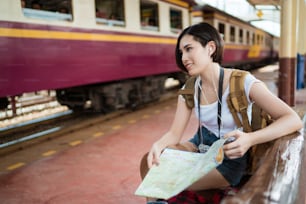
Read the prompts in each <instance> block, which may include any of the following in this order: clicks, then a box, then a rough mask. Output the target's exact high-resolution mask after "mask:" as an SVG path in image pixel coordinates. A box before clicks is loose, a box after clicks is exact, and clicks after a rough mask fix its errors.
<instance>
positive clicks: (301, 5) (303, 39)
mask: <svg viewBox="0 0 306 204" xmlns="http://www.w3.org/2000/svg"><path fill="white" fill-rule="evenodd" d="M297 8H298V16H297V53H298V54H299V55H300V56H302V57H304V61H305V54H306V22H305V19H306V12H305V11H306V1H305V0H298V4H297ZM305 66H306V63H305V62H304V67H303V66H301V64H298V67H297V71H298V73H297V77H298V79H297V80H298V82H299V84H298V85H299V87H300V88H301V85H302V83H301V82H302V81H303V80H304V73H305ZM304 85H305V80H304Z"/></svg>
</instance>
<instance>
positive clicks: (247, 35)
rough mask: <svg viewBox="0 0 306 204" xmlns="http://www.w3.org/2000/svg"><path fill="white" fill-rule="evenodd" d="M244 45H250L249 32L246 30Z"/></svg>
mask: <svg viewBox="0 0 306 204" xmlns="http://www.w3.org/2000/svg"><path fill="white" fill-rule="evenodd" d="M246 44H247V45H249V44H250V32H249V31H248V30H247V32H246Z"/></svg>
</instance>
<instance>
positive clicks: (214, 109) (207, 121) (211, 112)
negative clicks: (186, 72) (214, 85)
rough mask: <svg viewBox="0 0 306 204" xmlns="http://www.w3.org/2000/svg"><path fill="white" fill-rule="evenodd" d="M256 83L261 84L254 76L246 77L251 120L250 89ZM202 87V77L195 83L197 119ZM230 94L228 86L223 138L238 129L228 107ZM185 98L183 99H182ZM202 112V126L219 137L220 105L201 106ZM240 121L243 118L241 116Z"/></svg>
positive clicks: (222, 124) (223, 102) (245, 86)
mask: <svg viewBox="0 0 306 204" xmlns="http://www.w3.org/2000/svg"><path fill="white" fill-rule="evenodd" d="M254 82H260V81H259V80H258V79H256V78H255V77H254V76H253V75H251V74H247V75H246V77H245V82H244V89H245V93H246V96H247V99H248V103H249V106H248V109H247V112H248V118H249V120H251V119H252V104H253V102H252V101H251V100H250V97H249V95H250V89H251V86H252V85H253V83H254ZM199 85H200V77H198V78H197V79H196V81H195V94H194V105H195V106H194V110H195V114H196V116H197V118H199V116H198V90H199V89H198V87H199ZM228 94H229V86H227V88H226V90H225V91H224V93H223V95H222V112H221V126H220V136H221V137H223V136H224V134H226V133H228V132H230V131H232V130H235V129H236V128H237V126H236V124H235V121H234V118H233V116H232V114H231V112H230V110H229V108H228V106H227V102H226V99H227V97H228ZM180 98H183V97H180ZM200 111H201V124H202V125H203V126H204V127H206V128H207V129H208V130H210V131H211V132H213V133H214V134H215V135H216V136H217V137H218V136H219V129H218V119H217V115H218V103H217V101H215V102H214V103H211V104H208V105H201V106H200ZM239 117H240V119H241V116H240V115H239Z"/></svg>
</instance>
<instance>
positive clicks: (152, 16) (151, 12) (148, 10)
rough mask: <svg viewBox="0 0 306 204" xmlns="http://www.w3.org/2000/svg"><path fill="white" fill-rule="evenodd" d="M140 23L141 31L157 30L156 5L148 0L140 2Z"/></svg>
mask: <svg viewBox="0 0 306 204" xmlns="http://www.w3.org/2000/svg"><path fill="white" fill-rule="evenodd" d="M140 21H141V28H142V29H143V30H152V31H158V30H159V24H158V21H159V17H158V5H157V3H155V2H151V1H148V0H141V1H140Z"/></svg>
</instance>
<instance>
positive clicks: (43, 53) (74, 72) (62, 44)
mask: <svg viewBox="0 0 306 204" xmlns="http://www.w3.org/2000/svg"><path fill="white" fill-rule="evenodd" d="M194 5H195V3H194V1H191V0H160V1H157V0H140V1H135V2H134V1H133V2H130V1H128V0H95V1H88V2H87V1H86V3H84V1H82V0H75V1H74V4H73V5H72V3H71V0H50V1H43V0H21V2H19V1H10V0H2V3H1V7H5V8H10V9H9V10H5V12H0V52H1V53H0V61H1V66H0V73H1V75H0V108H1V109H2V108H4V107H6V106H7V104H8V99H7V97H14V96H17V95H21V94H23V93H27V92H35V91H39V90H56V93H57V99H58V101H59V102H60V103H61V104H63V105H67V106H68V107H70V108H72V109H75V110H76V109H83V108H84V107H85V106H87V105H90V106H91V107H92V108H93V109H94V110H96V111H103V112H107V111H111V110H114V109H118V108H121V107H126V106H131V107H135V106H137V105H139V104H143V103H146V102H150V101H152V100H156V99H158V98H159V97H160V95H161V94H162V93H163V91H164V84H165V81H166V79H167V78H175V79H178V80H179V81H180V82H183V81H184V80H185V76H184V75H183V74H182V73H180V72H179V70H178V68H177V67H176V65H175V60H174V49H175V43H176V39H177V36H178V33H179V32H180V31H181V30H182V29H183V28H185V27H187V26H189V25H190V23H191V14H190V12H189V11H190V10H191V6H194ZM199 13H200V15H199V16H200V19H201V20H200V21H203V20H204V21H205V22H209V23H211V24H212V25H214V26H216V28H217V29H218V30H219V31H220V33H221V34H222V35H223V36H224V40H225V54H224V64H223V66H226V67H235V68H242V69H250V68H252V67H255V66H254V65H256V66H258V65H262V64H263V62H264V63H267V62H270V60H271V59H276V58H275V57H276V56H277V55H276V54H275V50H276V49H277V44H276V43H275V42H276V41H275V42H274V39H276V40H277V38H274V37H273V36H272V35H270V34H268V33H266V32H264V31H262V30H260V29H257V28H255V27H253V26H251V25H250V24H248V23H246V22H243V21H241V20H239V19H237V18H235V17H233V16H231V15H228V14H226V13H224V12H222V11H219V10H217V9H214V8H212V7H209V6H204V7H202V8H201V10H200V12H194V14H199ZM198 18H199V17H198V16H197V15H194V16H193V22H194V21H195V20H196V19H198ZM275 45H276V46H275Z"/></svg>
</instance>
